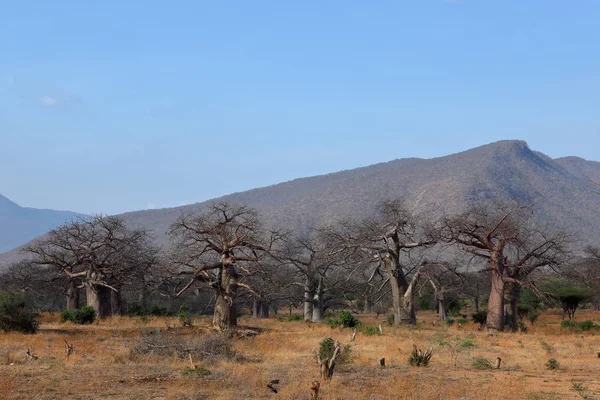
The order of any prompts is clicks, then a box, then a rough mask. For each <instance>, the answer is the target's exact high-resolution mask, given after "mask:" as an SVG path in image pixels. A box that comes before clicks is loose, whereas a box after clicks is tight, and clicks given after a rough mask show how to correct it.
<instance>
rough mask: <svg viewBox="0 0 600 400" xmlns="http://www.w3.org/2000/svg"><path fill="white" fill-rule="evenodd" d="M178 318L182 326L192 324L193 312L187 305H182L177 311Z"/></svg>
mask: <svg viewBox="0 0 600 400" xmlns="http://www.w3.org/2000/svg"><path fill="white" fill-rule="evenodd" d="M177 318H178V319H179V323H180V324H181V325H182V326H192V314H191V313H190V312H189V310H188V309H187V307H183V306H182V307H181V308H180V309H179V312H178V313H177Z"/></svg>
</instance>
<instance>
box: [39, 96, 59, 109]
mask: <svg viewBox="0 0 600 400" xmlns="http://www.w3.org/2000/svg"><path fill="white" fill-rule="evenodd" d="M39 101H40V104H41V105H43V106H45V107H55V106H57V105H59V104H60V102H59V101H58V99H57V98H56V97H52V96H47V95H45V96H42V97H40V99H39Z"/></svg>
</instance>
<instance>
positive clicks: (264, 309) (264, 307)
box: [259, 301, 270, 318]
mask: <svg viewBox="0 0 600 400" xmlns="http://www.w3.org/2000/svg"><path fill="white" fill-rule="evenodd" d="M269 307H270V304H269V303H267V302H264V301H263V302H262V303H261V305H260V314H259V318H269Z"/></svg>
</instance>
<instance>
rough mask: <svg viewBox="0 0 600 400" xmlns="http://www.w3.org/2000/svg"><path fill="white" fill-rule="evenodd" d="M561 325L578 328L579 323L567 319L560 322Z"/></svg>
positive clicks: (562, 326)
mask: <svg viewBox="0 0 600 400" xmlns="http://www.w3.org/2000/svg"><path fill="white" fill-rule="evenodd" d="M560 327H561V328H576V327H577V323H576V322H575V321H573V320H570V319H565V320H564V321H563V322H561V323H560Z"/></svg>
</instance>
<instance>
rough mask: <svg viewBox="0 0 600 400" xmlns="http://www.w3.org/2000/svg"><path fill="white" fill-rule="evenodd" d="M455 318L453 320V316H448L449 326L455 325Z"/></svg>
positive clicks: (447, 322)
mask: <svg viewBox="0 0 600 400" xmlns="http://www.w3.org/2000/svg"><path fill="white" fill-rule="evenodd" d="M454 322H455V320H453V319H452V318H447V319H446V325H448V326H452V325H454Z"/></svg>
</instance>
